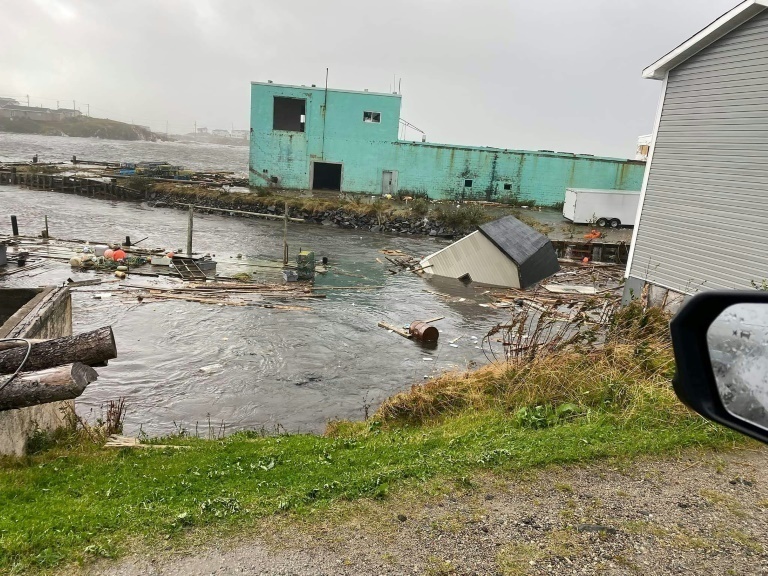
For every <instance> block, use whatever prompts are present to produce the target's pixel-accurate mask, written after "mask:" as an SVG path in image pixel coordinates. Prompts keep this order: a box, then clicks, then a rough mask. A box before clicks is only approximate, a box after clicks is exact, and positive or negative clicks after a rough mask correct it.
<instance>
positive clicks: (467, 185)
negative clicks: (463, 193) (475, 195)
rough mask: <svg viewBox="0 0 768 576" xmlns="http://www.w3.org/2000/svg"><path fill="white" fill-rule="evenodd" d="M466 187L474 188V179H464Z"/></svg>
mask: <svg viewBox="0 0 768 576" xmlns="http://www.w3.org/2000/svg"><path fill="white" fill-rule="evenodd" d="M464 188H472V180H464Z"/></svg>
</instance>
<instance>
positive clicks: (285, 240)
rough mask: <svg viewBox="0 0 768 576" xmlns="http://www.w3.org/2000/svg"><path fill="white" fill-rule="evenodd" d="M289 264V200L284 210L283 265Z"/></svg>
mask: <svg viewBox="0 0 768 576" xmlns="http://www.w3.org/2000/svg"><path fill="white" fill-rule="evenodd" d="M287 265H288V201H287V200H286V201H285V210H284V212H283V266H287Z"/></svg>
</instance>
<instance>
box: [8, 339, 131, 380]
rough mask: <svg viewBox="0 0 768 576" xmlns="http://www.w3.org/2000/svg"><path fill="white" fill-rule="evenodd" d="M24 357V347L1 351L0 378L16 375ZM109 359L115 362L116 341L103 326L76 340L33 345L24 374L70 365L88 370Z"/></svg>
mask: <svg viewBox="0 0 768 576" xmlns="http://www.w3.org/2000/svg"><path fill="white" fill-rule="evenodd" d="M26 353H27V347H26V345H25V344H23V343H21V345H20V346H16V347H14V348H10V349H8V350H0V374H12V373H13V372H15V371H16V370H17V369H18V368H19V366H20V365H21V361H22V360H23V359H24V356H25V355H26ZM112 358H117V347H116V346H115V338H114V336H113V335H112V328H110V327H109V326H104V327H103V328H99V329H97V330H93V331H91V332H83V333H82V334H78V335H77V336H67V337H66V338H56V339H54V340H44V341H42V342H37V343H35V344H32V351H31V352H30V354H29V359H28V360H27V362H26V364H24V368H23V370H24V371H25V372H36V371H38V370H44V369H46V368H51V367H53V366H61V365H62V364H71V363H72V362H81V363H83V364H87V365H89V366H94V365H103V364H104V363H105V362H106V361H107V360H110V359H112ZM0 381H2V379H0Z"/></svg>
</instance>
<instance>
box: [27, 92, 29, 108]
mask: <svg viewBox="0 0 768 576" xmlns="http://www.w3.org/2000/svg"><path fill="white" fill-rule="evenodd" d="M27 108H29V94H27Z"/></svg>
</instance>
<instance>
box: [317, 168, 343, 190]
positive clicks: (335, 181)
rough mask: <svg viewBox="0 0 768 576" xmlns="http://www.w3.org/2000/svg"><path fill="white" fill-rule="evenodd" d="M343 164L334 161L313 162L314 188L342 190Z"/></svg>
mask: <svg viewBox="0 0 768 576" xmlns="http://www.w3.org/2000/svg"><path fill="white" fill-rule="evenodd" d="M341 166H342V165H341V164H335V163H332V162H313V163H312V190H336V191H339V192H341Z"/></svg>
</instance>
